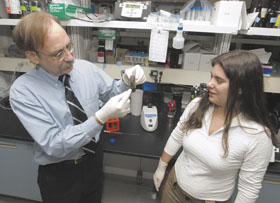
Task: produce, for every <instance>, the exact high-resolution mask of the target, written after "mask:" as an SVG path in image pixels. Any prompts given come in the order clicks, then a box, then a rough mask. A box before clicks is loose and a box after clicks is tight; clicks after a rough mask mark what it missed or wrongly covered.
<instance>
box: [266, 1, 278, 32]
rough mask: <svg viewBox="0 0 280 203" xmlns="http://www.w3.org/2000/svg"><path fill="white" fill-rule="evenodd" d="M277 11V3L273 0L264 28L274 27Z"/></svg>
mask: <svg viewBox="0 0 280 203" xmlns="http://www.w3.org/2000/svg"><path fill="white" fill-rule="evenodd" d="M277 9H278V3H277V1H275V0H273V1H272V2H271V5H270V8H269V9H268V13H267V16H266V20H265V27H267V28H273V27H274V25H275V23H276V19H277Z"/></svg>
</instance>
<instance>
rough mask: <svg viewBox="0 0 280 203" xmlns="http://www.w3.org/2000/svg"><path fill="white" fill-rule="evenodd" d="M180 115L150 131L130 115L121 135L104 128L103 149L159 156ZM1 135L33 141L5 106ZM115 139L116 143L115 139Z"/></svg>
mask: <svg viewBox="0 0 280 203" xmlns="http://www.w3.org/2000/svg"><path fill="white" fill-rule="evenodd" d="M180 114H181V112H180V113H176V115H175V117H173V118H168V117H167V116H166V113H164V111H162V113H160V114H159V124H158V128H157V130H156V131H154V132H147V131H145V130H144V129H143V128H142V127H141V125H140V116H132V115H128V116H126V117H124V118H121V119H120V131H119V132H120V133H119V134H115V133H105V132H103V131H102V135H101V136H102V139H103V141H104V151H105V152H109V153H117V154H124V155H131V156H139V157H146V158H155V159H158V158H159V157H160V156H161V153H162V151H163V148H164V146H165V144H166V141H167V139H168V137H169V135H170V133H171V132H172V130H173V129H174V127H175V126H176V124H177V122H178V120H179V117H180ZM0 137H2V138H7V139H12V140H22V141H27V142H33V139H32V138H31V137H30V135H29V134H28V132H27V131H26V130H25V129H24V127H23V126H22V124H21V123H20V121H19V120H18V118H17V117H16V115H15V114H14V113H13V111H11V110H5V109H2V108H0ZM112 138H113V141H114V142H112ZM267 173H269V174H276V175H277V176H279V175H280V163H277V162H276V163H270V165H269V167H268V170H267Z"/></svg>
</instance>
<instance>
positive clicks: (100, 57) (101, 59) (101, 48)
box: [97, 40, 106, 63]
mask: <svg viewBox="0 0 280 203" xmlns="http://www.w3.org/2000/svg"><path fill="white" fill-rule="evenodd" d="M97 62H98V63H106V62H105V42H104V40H99V42H98V49H97Z"/></svg>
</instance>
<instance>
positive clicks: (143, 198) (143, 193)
mask: <svg viewBox="0 0 280 203" xmlns="http://www.w3.org/2000/svg"><path fill="white" fill-rule="evenodd" d="M153 197H154V193H153V191H152V182H151V180H143V181H142V185H137V184H136V179H134V178H127V177H124V176H116V175H108V174H106V175H105V184H104V194H103V201H102V203H159V202H160V201H159V200H158V199H157V200H154V199H153ZM0 203H38V202H34V201H30V200H24V199H18V198H12V197H7V196H1V195H0Z"/></svg>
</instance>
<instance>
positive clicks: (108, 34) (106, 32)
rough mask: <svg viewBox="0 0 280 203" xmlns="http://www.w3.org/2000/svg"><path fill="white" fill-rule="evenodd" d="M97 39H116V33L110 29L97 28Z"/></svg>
mask: <svg viewBox="0 0 280 203" xmlns="http://www.w3.org/2000/svg"><path fill="white" fill-rule="evenodd" d="M98 31H99V32H98V35H99V39H116V38H117V36H118V32H117V31H116V30H115V29H111V28H99V29H98Z"/></svg>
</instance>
